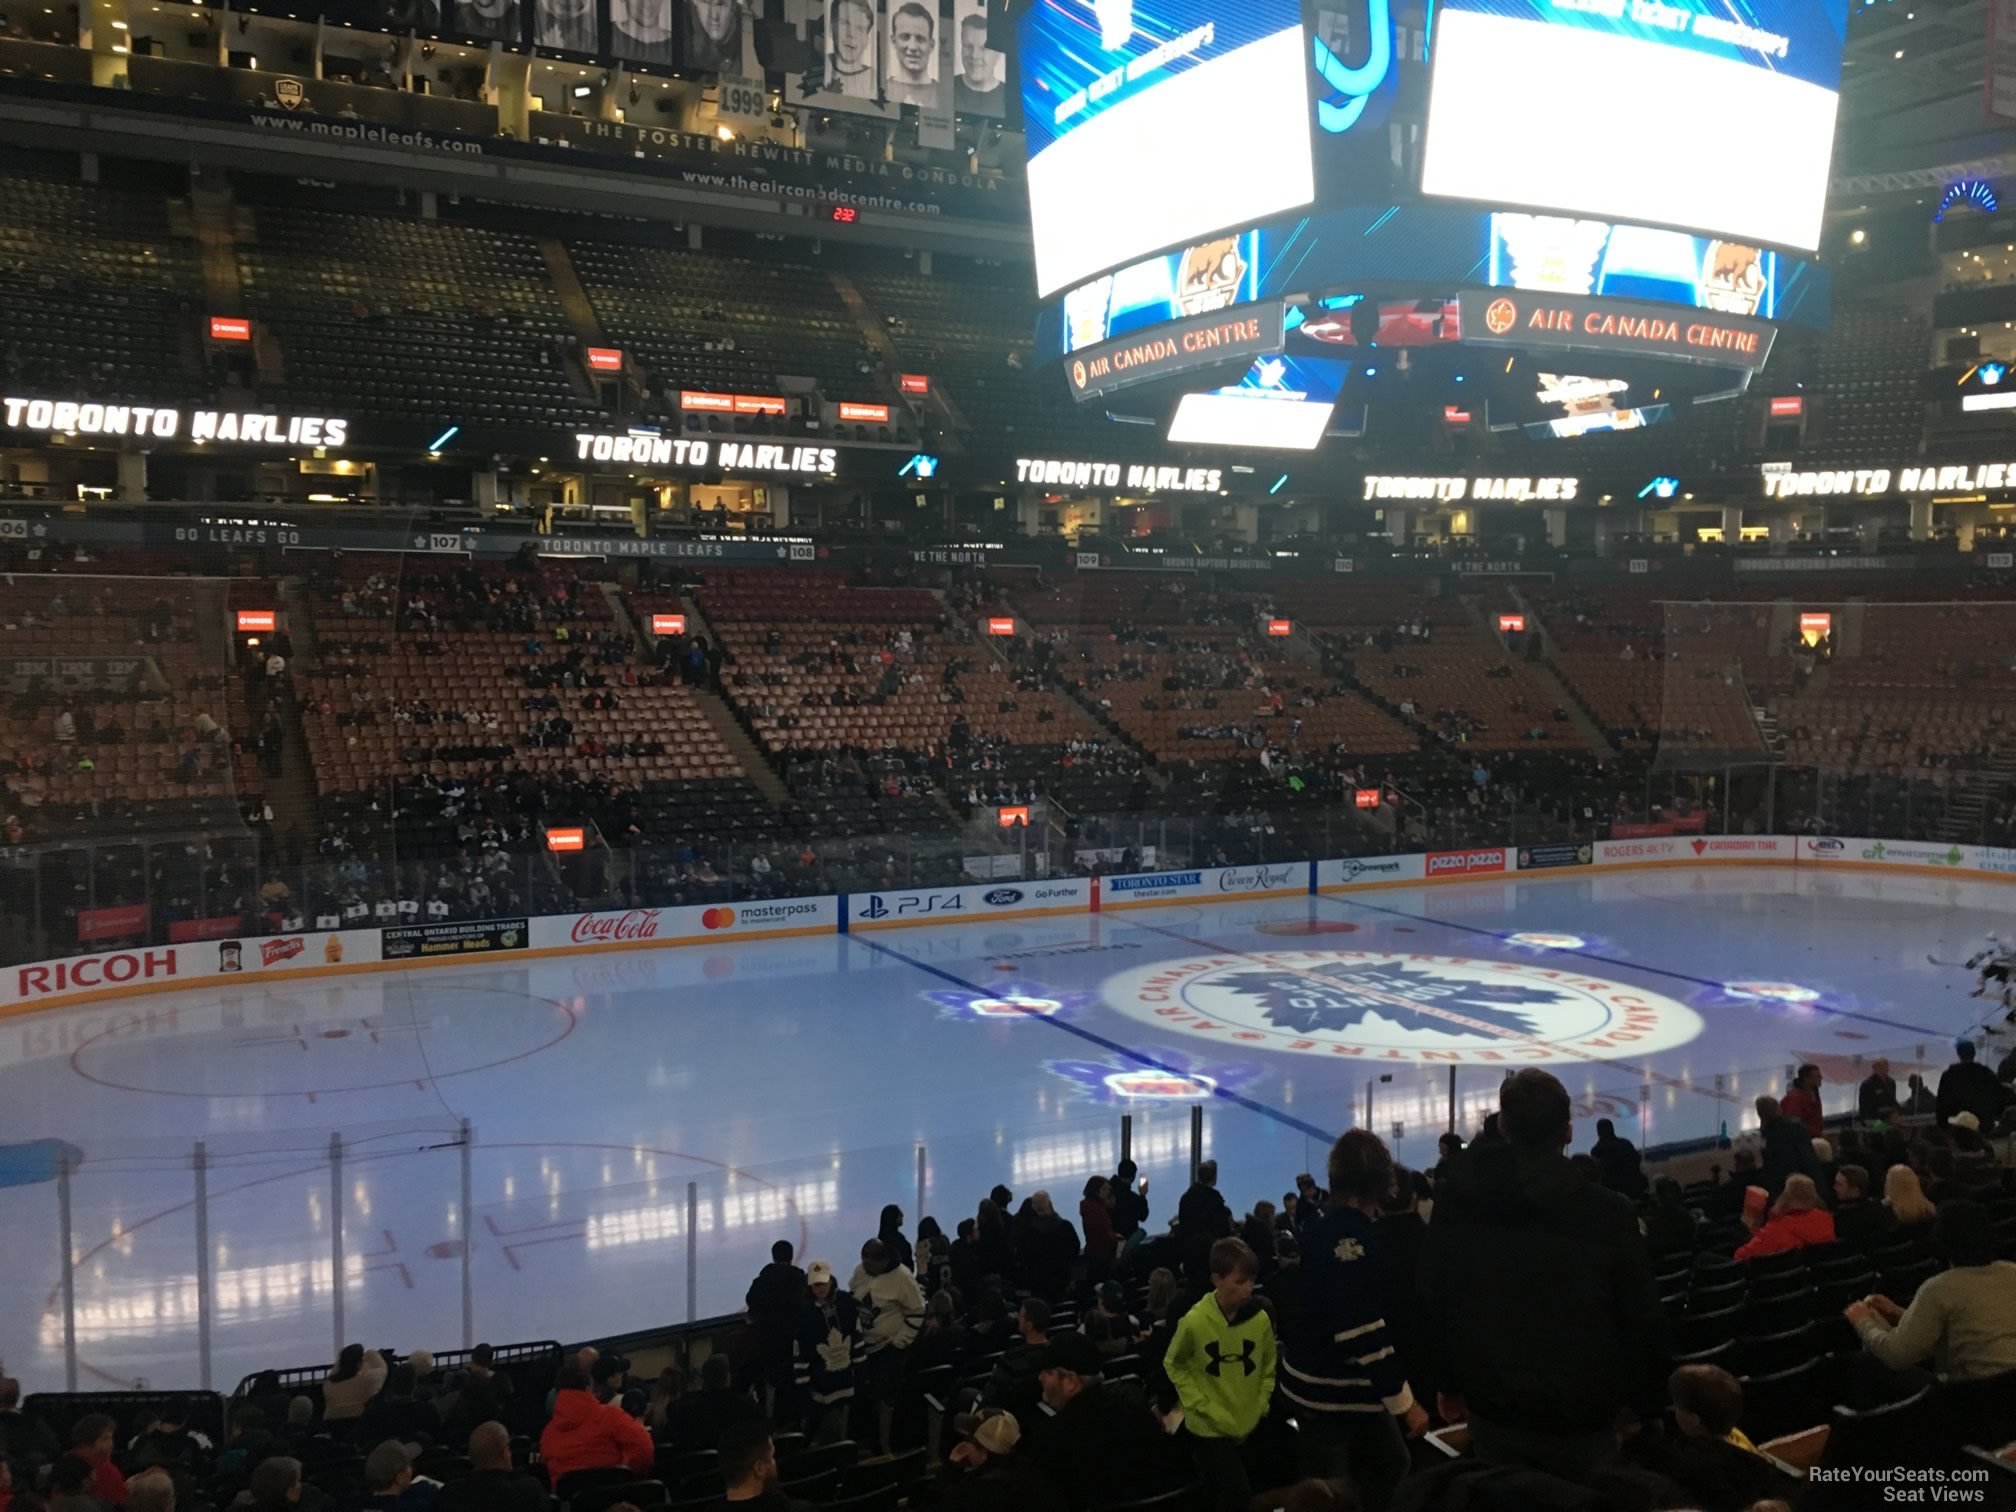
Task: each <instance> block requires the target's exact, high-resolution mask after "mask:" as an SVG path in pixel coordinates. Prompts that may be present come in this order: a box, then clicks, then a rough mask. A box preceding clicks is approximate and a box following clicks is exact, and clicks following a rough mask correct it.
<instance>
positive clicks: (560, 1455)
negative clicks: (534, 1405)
mask: <svg viewBox="0 0 2016 1512" xmlns="http://www.w3.org/2000/svg"><path fill="white" fill-rule="evenodd" d="M553 1387H554V1397H553V1418H552V1421H550V1422H549V1423H547V1425H546V1431H545V1432H544V1433H542V1434H540V1435H539V1456H540V1458H541V1459H543V1460H545V1461H546V1474H547V1477H548V1478H549V1479H550V1480H551V1481H552V1483H553V1485H555V1486H556V1487H557V1486H558V1485H559V1484H560V1481H561V1479H562V1478H563V1477H564V1476H566V1475H567V1474H569V1473H570V1472H572V1471H575V1470H600V1469H602V1468H603V1467H604V1466H607V1465H622V1466H624V1467H626V1468H628V1469H631V1470H635V1471H636V1472H637V1473H638V1474H640V1475H641V1474H643V1473H644V1472H645V1471H647V1470H649V1469H650V1468H651V1465H652V1460H653V1450H652V1446H651V1434H650V1432H649V1430H647V1429H646V1428H645V1426H644V1425H643V1424H642V1423H640V1422H638V1421H637V1420H636V1419H635V1418H633V1417H632V1416H630V1414H629V1413H627V1412H625V1411H624V1410H623V1409H622V1408H621V1407H618V1406H617V1405H616V1404H615V1403H613V1402H610V1403H604V1402H600V1401H598V1400H596V1397H595V1394H594V1393H593V1392H592V1391H590V1390H589V1389H588V1372H586V1371H585V1370H583V1369H582V1368H581V1367H580V1366H579V1365H578V1364H575V1363H572V1362H570V1363H568V1364H566V1365H564V1366H562V1367H561V1369H560V1374H559V1377H558V1378H557V1379H556V1380H555V1381H554V1383H553Z"/></svg>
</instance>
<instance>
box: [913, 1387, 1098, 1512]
mask: <svg viewBox="0 0 2016 1512" xmlns="http://www.w3.org/2000/svg"><path fill="white" fill-rule="evenodd" d="M952 1429H953V1431H954V1432H955V1433H957V1434H958V1435H959V1442H958V1443H957V1444H955V1445H953V1447H952V1452H951V1454H949V1455H948V1456H947V1457H946V1462H945V1465H944V1468H943V1469H942V1470H941V1471H940V1472H939V1487H938V1491H939V1494H938V1496H937V1497H935V1498H934V1499H933V1502H932V1508H933V1512H1064V1507H1065V1505H1066V1504H1065V1501H1064V1497H1063V1495H1062V1493H1061V1492H1059V1490H1058V1489H1057V1487H1056V1486H1054V1485H1052V1484H1051V1483H1050V1481H1049V1480H1048V1479H1047V1478H1046V1477H1045V1476H1044V1475H1043V1473H1042V1472H1041V1471H1039V1470H1038V1469H1037V1468H1036V1467H1035V1466H1034V1465H1032V1464H1031V1463H1030V1462H1029V1459H1028V1456H1027V1455H1023V1454H1017V1453H1016V1452H1015V1447H1016V1445H1017V1444H1019V1443H1021V1441H1022V1425H1021V1424H1020V1423H1018V1422H1017V1421H1016V1420H1015V1414H1014V1413H1012V1412H1009V1411H1007V1410H1006V1409H1005V1408H1001V1407H983V1408H981V1409H980V1410H979V1411H978V1412H973V1413H967V1414H964V1415H962V1416H960V1417H958V1418H955V1419H954V1420H953V1423H952Z"/></svg>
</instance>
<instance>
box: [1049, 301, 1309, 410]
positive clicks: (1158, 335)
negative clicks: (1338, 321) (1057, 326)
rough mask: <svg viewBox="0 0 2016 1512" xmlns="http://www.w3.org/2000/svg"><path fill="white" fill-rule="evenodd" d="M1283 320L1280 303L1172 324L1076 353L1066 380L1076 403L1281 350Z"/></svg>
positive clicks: (1196, 316)
mask: <svg viewBox="0 0 2016 1512" xmlns="http://www.w3.org/2000/svg"><path fill="white" fill-rule="evenodd" d="M1281 321H1282V316H1281V306H1280V304H1279V303H1278V302H1277V303H1275V304H1271V305H1246V306H1243V307H1242V308H1240V309H1238V310H1214V311H1212V312H1211V313H1210V314H1208V315H1193V316H1191V317H1190V318H1189V319H1188V320H1173V321H1170V322H1169V323H1168V324H1167V325H1159V326H1156V327H1155V328H1154V329H1152V330H1148V331H1142V332H1139V333H1136V334H1131V335H1128V336H1124V337H1122V338H1120V339H1119V340H1117V341H1107V342H1102V343H1100V344H1099V345H1098V346H1095V347H1087V348H1085V349H1084V350H1083V351H1079V352H1074V353H1072V354H1071V360H1070V361H1069V362H1067V363H1066V364H1065V365H1064V376H1065V378H1066V380H1067V381H1068V382H1069V383H1070V385H1071V397H1072V398H1073V399H1079V400H1084V399H1096V398H1098V397H1099V396H1100V395H1101V394H1106V393H1111V392H1112V391H1113V390H1114V389H1122V388H1126V387H1127V386H1128V385H1129V384H1134V383H1150V382H1152V381H1154V380H1155V379H1157V378H1167V377H1168V376H1170V375H1171V374H1172V373H1187V372H1190V371H1191V370H1193V369H1195V368H1202V367H1215V366H1217V365H1218V364H1219V363H1229V362H1234V361H1244V360H1247V359H1250V358H1254V357H1258V356H1261V355H1262V354H1263V353H1267V352H1278V351H1280V350H1281Z"/></svg>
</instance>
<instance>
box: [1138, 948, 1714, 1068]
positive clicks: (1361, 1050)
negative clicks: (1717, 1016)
mask: <svg viewBox="0 0 2016 1512" xmlns="http://www.w3.org/2000/svg"><path fill="white" fill-rule="evenodd" d="M1105 993H1106V999H1107V1001H1108V1002H1109V1003H1111V1004H1112V1005H1113V1006H1114V1007H1116V1008H1118V1009H1119V1010H1120V1011H1121V1012H1123V1013H1126V1014H1129V1015H1131V1016H1132V1017H1135V1018H1140V1019H1145V1020H1147V1021H1149V1022H1151V1023H1154V1024H1157V1025H1160V1026H1161V1027H1162V1028H1164V1029H1168V1030H1174V1031H1178V1032H1181V1033H1185V1034H1194V1035H1198V1036H1201V1037H1203V1038H1207V1039H1220V1040H1226V1041H1231V1042H1235V1043H1238V1044H1241V1045H1247V1046H1252V1045H1257V1046H1260V1047H1262V1048H1266V1049H1272V1050H1285V1051H1290V1052H1293V1053H1297V1054H1304V1055H1336V1056H1358V1057H1364V1058H1366V1059H1377V1060H1403V1061H1453V1062H1465V1063H1487V1062H1488V1063H1504V1064H1515V1063H1524V1064H1535V1063H1539V1062H1547V1061H1573V1060H1608V1059H1613V1058H1618V1057H1622V1056H1626V1055H1633V1056H1636V1055H1645V1054H1650V1053H1653V1052H1656V1051H1660V1050H1668V1049H1672V1048H1673V1047H1674V1046H1677V1045H1684V1044H1686V1043H1687V1042H1688V1041H1689V1040H1691V1039H1693V1038H1694V1037H1695V1036H1696V1035H1697V1034H1699V1033H1700V1032H1701V1019H1700V1017H1699V1016H1698V1015H1697V1014H1695V1013H1694V1011H1693V1010H1692V1009H1690V1008H1688V1007H1686V1006H1684V1005H1683V1004H1681V1003H1677V1002H1675V1001H1674V1000H1673V999H1671V998H1667V997H1662V996H1660V995H1659V994H1657V993H1654V992H1649V991H1646V990H1644V989H1642V988H1638V987H1632V986H1627V985H1625V984H1623V983H1619V982H1611V981H1605V980H1602V979H1600V978H1596V977H1590V976H1586V975H1584V974H1582V973H1581V972H1577V971H1572V970H1565V969H1553V968H1550V967H1547V966H1542V965H1528V964H1523V963H1514V962H1507V961H1491V960H1471V959H1467V958H1465V957H1460V956H1429V955H1395V954H1388V953H1383V952H1376V951H1334V950H1280V951H1258V952H1253V953H1250V954H1243V955H1240V956H1237V957H1233V956H1213V957H1206V958H1202V959H1198V960H1190V961H1174V962H1169V963H1166V964H1164V965H1160V966H1153V967H1146V968H1142V969H1140V970H1136V971H1131V972H1127V973H1124V974H1122V975H1121V976H1118V977H1115V978H1113V979H1112V980H1111V981H1110V982H1108V983H1107V985H1106V989H1105Z"/></svg>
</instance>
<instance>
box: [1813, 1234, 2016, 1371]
mask: <svg viewBox="0 0 2016 1512" xmlns="http://www.w3.org/2000/svg"><path fill="white" fill-rule="evenodd" d="M1934 1240H1935V1242H1936V1244H1937V1245H1938V1247H1939V1249H1940V1250H1941V1251H1942V1252H1943V1253H1944V1254H1945V1256H1946V1264H1947V1269H1945V1270H1943V1271H1941V1272H1940V1273H1939V1274H1938V1275H1936V1276H1933V1277H1932V1278H1930V1279H1929V1280H1927V1281H1926V1282H1925V1283H1924V1284H1923V1285H1921V1286H1920V1287H1919V1288H1918V1294H1917V1295H1916V1296H1914V1297H1913V1298H1912V1299H1911V1305H1910V1306H1909V1307H1908V1308H1904V1307H1899V1306H1898V1305H1897V1304H1896V1303H1895V1302H1892V1301H1891V1300H1890V1299H1889V1298H1888V1297H1885V1296H1880V1295H1878V1296H1871V1297H1865V1298H1864V1299H1863V1300H1862V1301H1860V1302H1851V1303H1849V1304H1848V1306H1847V1308H1846V1309H1844V1311H1843V1314H1842V1315H1843V1316H1844V1317H1846V1318H1847V1319H1848V1321H1849V1323H1851V1324H1852V1325H1853V1326H1854V1328H1855V1331H1856V1333H1858V1334H1860V1335H1861V1336H1862V1346H1863V1348H1865V1349H1867V1350H1868V1351H1869V1353H1870V1354H1872V1355H1874V1356H1875V1357H1876V1358H1877V1359H1878V1360H1881V1361H1882V1362H1883V1363H1884V1364H1885V1365H1888V1366H1889V1367H1890V1368H1891V1369H1892V1370H1904V1369H1907V1368H1909V1367H1911V1366H1915V1365H1919V1364H1921V1363H1923V1362H1924V1361H1926V1360H1928V1359H1929V1360H1930V1361H1931V1362H1932V1368H1933V1369H1934V1370H1936V1371H1937V1372H1938V1373H1939V1374H1940V1375H1941V1376H1943V1377H1945V1378H1947V1379H1949V1380H1956V1381H1978V1380H1981V1379H1983V1378H1984V1377H1987V1376H1993V1375H2001V1374H2003V1373H2004V1372H2006V1371H2016V1262H2012V1261H2008V1260H2002V1259H1999V1258H1997V1255H1998V1245H1997V1243H1996V1238H1995V1226H1994V1222H1993V1220H1992V1219H1991V1217H1990V1216H1989V1211H1988V1209H1987V1208H1986V1207H1984V1206H1983V1205H1982V1204H1980V1203H1978V1202H1972V1201H1967V1200H1964V1199H1962V1200H1956V1201H1953V1202H1949V1203H1947V1204H1946V1205H1945V1206H1943V1207H1942V1208H1940V1209H1939V1220H1938V1224H1937V1227H1936V1228H1935V1230H1934Z"/></svg>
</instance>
